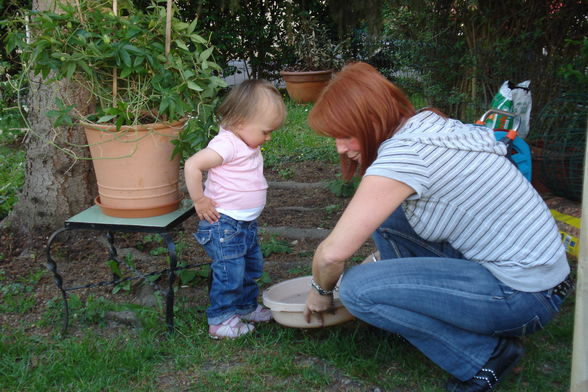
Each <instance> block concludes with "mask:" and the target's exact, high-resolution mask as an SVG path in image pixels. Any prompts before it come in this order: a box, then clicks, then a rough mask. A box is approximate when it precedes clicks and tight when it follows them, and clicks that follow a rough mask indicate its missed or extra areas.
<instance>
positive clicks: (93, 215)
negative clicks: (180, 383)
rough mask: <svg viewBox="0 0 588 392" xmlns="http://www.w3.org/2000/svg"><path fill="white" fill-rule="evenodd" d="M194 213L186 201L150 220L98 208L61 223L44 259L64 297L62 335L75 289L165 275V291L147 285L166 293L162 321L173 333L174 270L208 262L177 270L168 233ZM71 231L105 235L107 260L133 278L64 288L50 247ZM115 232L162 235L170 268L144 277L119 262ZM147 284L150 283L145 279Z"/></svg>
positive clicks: (93, 207) (174, 248) (114, 279)
mask: <svg viewBox="0 0 588 392" xmlns="http://www.w3.org/2000/svg"><path fill="white" fill-rule="evenodd" d="M193 214H194V208H193V206H192V203H191V201H190V200H188V199H186V200H184V201H183V202H182V203H181V204H180V207H179V208H178V209H177V210H176V211H173V212H170V213H168V214H165V215H160V216H154V217H149V218H117V217H112V216H108V215H104V214H103V213H102V212H101V210H100V208H99V207H98V206H96V205H95V206H92V207H90V208H88V209H86V210H84V211H82V212H80V213H79V214H77V215H75V216H73V217H71V218H69V219H67V220H66V221H65V223H64V227H62V228H60V229H58V230H56V231H55V232H54V233H53V234H52V235H51V236H50V237H49V240H48V242H47V248H46V256H47V268H48V269H49V270H50V271H51V272H52V273H53V277H54V280H55V284H56V285H57V288H58V289H59V291H60V292H61V295H62V297H63V306H64V315H63V329H62V334H64V333H65V332H66V331H67V327H68V324H69V308H68V302H67V292H68V291H73V290H78V289H85V288H93V287H101V286H107V285H115V284H118V283H121V282H124V281H126V280H131V279H139V278H143V279H144V278H146V277H148V276H152V275H155V274H167V278H168V283H167V288H166V289H162V288H161V287H159V285H157V284H156V283H154V282H151V283H150V284H152V285H154V287H155V288H156V289H157V290H159V291H160V292H164V293H165V297H166V301H165V320H166V324H167V327H168V331H169V332H173V330H174V290H173V284H174V282H175V278H176V271H178V270H180V269H186V268H192V267H196V266H200V265H204V264H209V263H202V264H192V265H187V266H184V267H182V268H178V267H177V257H176V246H175V243H174V241H173V238H172V236H171V235H170V231H171V230H172V229H174V228H175V227H177V226H178V225H179V224H180V223H182V222H184V221H185V220H186V219H188V218H189V217H190V216H192V215H193ZM71 230H97V231H104V232H106V233H105V235H106V239H107V241H108V248H109V249H108V257H109V260H113V261H114V262H115V263H117V264H119V265H120V264H124V265H125V267H126V268H127V269H128V270H130V271H131V272H132V276H127V277H121V276H116V275H115V276H114V277H113V280H111V281H102V282H95V283H89V284H86V285H82V286H75V287H64V286H63V279H62V276H61V275H60V273H59V272H58V270H57V263H56V262H55V259H54V258H53V257H52V256H51V244H52V243H53V241H55V239H56V238H57V237H58V236H59V235H60V234H61V233H63V232H65V231H71ZM115 232H142V233H157V234H159V235H161V237H162V238H163V240H164V241H165V244H166V246H167V251H168V254H169V268H168V269H165V270H163V271H155V272H150V273H147V274H143V273H141V272H140V271H138V270H137V269H136V268H134V267H133V266H131V265H129V263H127V262H125V261H124V260H122V261H121V260H119V259H118V256H117V252H116V248H115V246H114V234H113V233H115ZM146 281H149V280H146Z"/></svg>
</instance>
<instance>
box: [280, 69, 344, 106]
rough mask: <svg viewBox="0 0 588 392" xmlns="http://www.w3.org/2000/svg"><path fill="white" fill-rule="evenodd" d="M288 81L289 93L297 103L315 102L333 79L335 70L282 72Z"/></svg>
mask: <svg viewBox="0 0 588 392" xmlns="http://www.w3.org/2000/svg"><path fill="white" fill-rule="evenodd" d="M280 75H281V76H282V78H284V81H285V82H286V90H288V95H290V98H292V99H293V100H294V101H295V102H297V103H309V102H315V101H316V100H317V99H318V97H319V95H320V93H321V91H323V89H324V88H325V86H326V85H327V84H328V83H329V81H330V80H331V77H332V75H333V70H332V69H330V70H326V71H307V72H289V71H282V72H280Z"/></svg>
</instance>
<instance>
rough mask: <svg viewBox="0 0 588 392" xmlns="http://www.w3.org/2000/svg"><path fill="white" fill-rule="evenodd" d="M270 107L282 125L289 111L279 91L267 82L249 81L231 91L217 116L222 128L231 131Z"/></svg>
mask: <svg viewBox="0 0 588 392" xmlns="http://www.w3.org/2000/svg"><path fill="white" fill-rule="evenodd" d="M269 105H271V108H272V109H273V110H275V112H276V118H277V119H278V120H279V125H282V124H283V122H284V120H285V119H286V114H287V110H286V105H284V100H283V99H282V96H281V95H280V92H279V91H278V89H277V88H275V87H274V85H272V84H271V83H270V82H268V81H267V80H262V79H249V80H246V81H244V82H243V83H241V84H239V85H237V86H235V87H233V88H232V89H231V91H230V92H229V94H228V95H227V96H226V98H225V99H224V100H223V102H222V103H221V105H220V106H219V107H218V109H217V111H216V114H217V116H218V117H219V118H220V124H221V126H222V127H223V128H226V129H230V128H231V127H234V126H236V125H238V124H239V123H240V122H242V121H248V120H251V119H252V118H254V117H255V116H256V115H257V114H258V113H259V111H260V110H269V109H270V106H269Z"/></svg>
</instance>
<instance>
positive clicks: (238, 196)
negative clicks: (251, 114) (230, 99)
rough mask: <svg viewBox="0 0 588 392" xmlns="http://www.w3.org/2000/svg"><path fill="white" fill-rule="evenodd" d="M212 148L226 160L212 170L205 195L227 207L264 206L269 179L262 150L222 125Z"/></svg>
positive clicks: (223, 207) (211, 144)
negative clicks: (265, 173)
mask: <svg viewBox="0 0 588 392" xmlns="http://www.w3.org/2000/svg"><path fill="white" fill-rule="evenodd" d="M208 148H210V149H212V150H214V151H216V152H217V153H218V154H219V155H220V156H221V157H222V158H223V163H222V164H221V165H220V166H217V167H214V168H212V169H210V170H209V171H208V177H207V179H206V182H205V183H204V195H205V196H206V197H209V198H210V199H212V200H214V201H215V202H216V203H217V204H218V205H217V208H221V209H225V210H246V209H253V208H263V207H264V206H265V202H266V193H267V181H266V180H265V177H264V176H263V157H262V155H261V149H260V148H259V147H257V148H251V147H249V146H248V145H247V144H245V142H244V141H243V140H241V139H239V138H238V137H237V136H236V135H235V134H234V133H233V132H231V131H227V130H226V129H223V128H222V127H221V128H220V131H219V133H218V135H216V136H215V137H214V138H213V139H212V140H211V141H210V143H208Z"/></svg>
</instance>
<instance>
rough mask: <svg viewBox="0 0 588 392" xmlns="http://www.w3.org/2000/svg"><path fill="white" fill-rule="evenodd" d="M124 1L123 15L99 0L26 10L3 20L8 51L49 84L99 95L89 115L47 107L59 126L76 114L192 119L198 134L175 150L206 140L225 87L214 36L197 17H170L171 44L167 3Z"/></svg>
mask: <svg viewBox="0 0 588 392" xmlns="http://www.w3.org/2000/svg"><path fill="white" fill-rule="evenodd" d="M121 4H123V5H122V6H121V7H119V10H118V13H115V12H113V11H112V7H111V5H110V2H108V1H106V2H105V1H101V0H86V1H81V2H75V4H74V3H73V2H72V3H58V4H57V6H58V7H59V12H51V11H31V12H27V13H24V15H23V16H22V17H21V18H17V19H14V20H12V21H10V22H9V23H6V24H5V26H6V27H7V29H8V34H7V36H6V38H5V44H6V49H7V51H8V52H13V51H16V52H20V53H21V59H22V60H23V61H24V63H25V64H26V67H28V68H29V69H30V70H31V71H32V72H33V73H34V74H37V75H41V76H42V77H43V78H45V81H46V82H47V83H51V82H54V81H58V80H62V79H68V80H72V81H75V82H76V83H78V84H79V86H80V87H81V88H83V89H85V90H87V91H88V92H89V93H90V94H91V96H92V97H93V99H94V104H95V112H94V113H91V114H87V113H82V112H80V110H79V109H78V108H76V107H74V106H72V105H69V104H68V103H67V102H60V103H58V104H57V109H56V110H53V111H51V112H49V113H48V116H49V117H51V118H52V119H54V121H55V125H70V124H72V123H74V122H75V121H76V120H77V121H83V122H90V123H92V122H94V123H113V124H115V125H116V126H117V128H120V127H121V126H123V125H137V124H145V123H149V122H157V121H168V122H174V121H178V120H180V119H183V118H187V117H189V118H190V120H191V121H189V123H191V124H189V125H188V126H186V127H185V129H184V132H186V133H191V134H197V135H198V136H194V135H188V134H184V135H182V136H181V138H180V142H178V143H177V146H176V147H177V148H176V151H175V152H182V151H181V149H182V148H187V147H193V144H194V143H202V142H203V139H202V137H200V136H201V135H205V134H207V132H208V131H209V129H208V126H209V124H210V117H211V113H212V108H213V107H214V105H215V104H216V96H217V92H218V90H219V89H220V88H222V87H225V82H224V81H223V80H222V79H221V78H220V77H219V76H218V73H219V72H220V71H221V68H220V67H219V66H218V65H217V64H216V63H215V61H214V57H213V54H214V50H215V47H214V46H213V45H211V44H210V36H207V35H206V34H201V33H200V32H199V31H197V29H196V27H197V20H194V21H192V22H189V23H188V22H184V21H182V20H179V19H177V18H175V17H172V20H171V31H172V33H171V38H170V40H169V41H167V42H166V9H165V7H162V6H159V5H157V4H156V3H155V2H152V4H151V6H149V7H148V8H147V10H146V11H142V10H139V9H135V8H134V7H132V6H131V5H130V3H128V2H124V3H122V2H121ZM25 26H26V28H27V29H28V31H30V32H31V38H30V39H28V38H27V33H26V32H25ZM27 39H28V40H27ZM168 43H169V52H168V51H167V50H166V44H168Z"/></svg>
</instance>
